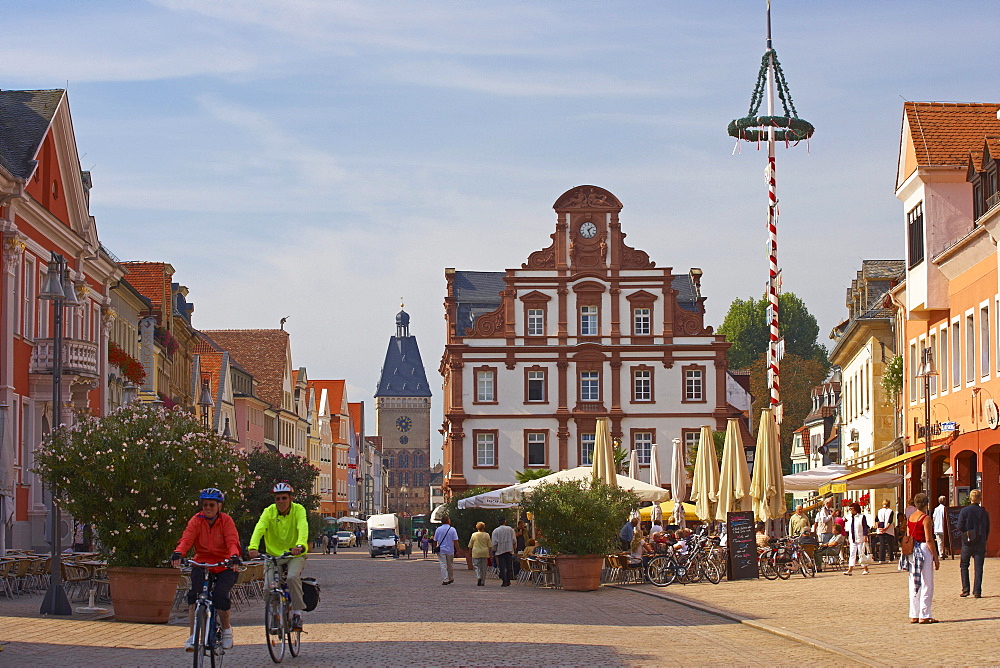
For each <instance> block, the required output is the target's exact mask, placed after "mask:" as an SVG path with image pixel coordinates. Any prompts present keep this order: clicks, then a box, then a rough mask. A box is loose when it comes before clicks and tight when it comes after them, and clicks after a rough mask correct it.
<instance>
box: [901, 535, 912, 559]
mask: <svg viewBox="0 0 1000 668" xmlns="http://www.w3.org/2000/svg"><path fill="white" fill-rule="evenodd" d="M899 551H900V552H901V553H902V554H906V555H910V554H913V536H911V535H910V534H909V533H907V534H905V535H904V536H903V544H902V547H901V548H900V550H899Z"/></svg>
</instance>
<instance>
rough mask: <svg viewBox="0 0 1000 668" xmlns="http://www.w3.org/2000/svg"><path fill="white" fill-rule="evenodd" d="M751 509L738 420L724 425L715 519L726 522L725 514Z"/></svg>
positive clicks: (731, 419) (747, 470)
mask: <svg viewBox="0 0 1000 668" xmlns="http://www.w3.org/2000/svg"><path fill="white" fill-rule="evenodd" d="M752 508H753V500H752V499H751V498H750V468H749V467H748V466H747V456H746V452H745V451H744V449H743V439H742V437H741V436H740V423H739V419H738V418H729V421H728V422H727V423H726V446H725V449H723V451H722V470H721V471H720V472H719V506H718V508H717V509H716V512H715V519H717V520H720V521H722V522H725V521H726V518H727V515H726V514H727V513H729V512H730V511H732V512H738V511H741V510H750V509H752Z"/></svg>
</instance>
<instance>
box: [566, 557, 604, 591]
mask: <svg viewBox="0 0 1000 668" xmlns="http://www.w3.org/2000/svg"><path fill="white" fill-rule="evenodd" d="M556 567H557V568H558V569H559V581H560V582H561V583H562V588H563V589H565V590H566V591H596V590H597V589H600V587H601V570H602V569H603V568H604V557H603V556H601V555H599V554H587V555H582V556H577V555H574V554H560V555H559V556H558V557H556Z"/></svg>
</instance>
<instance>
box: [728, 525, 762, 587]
mask: <svg viewBox="0 0 1000 668" xmlns="http://www.w3.org/2000/svg"><path fill="white" fill-rule="evenodd" d="M726 545H727V547H728V548H729V579H730V580H746V579H749V578H756V577H760V576H759V574H758V573H757V538H756V536H755V535H754V528H753V511H752V510H744V511H741V512H737V513H727V514H726Z"/></svg>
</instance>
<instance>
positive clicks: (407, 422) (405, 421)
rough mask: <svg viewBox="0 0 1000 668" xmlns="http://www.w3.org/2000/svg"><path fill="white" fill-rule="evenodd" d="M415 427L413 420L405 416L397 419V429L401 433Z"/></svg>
mask: <svg viewBox="0 0 1000 668" xmlns="http://www.w3.org/2000/svg"><path fill="white" fill-rule="evenodd" d="M412 426H413V420H411V419H410V418H408V417H406V416H405V415H403V416H402V417H399V418H397V419H396V429H398V430H400V431H410V427H412Z"/></svg>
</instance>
